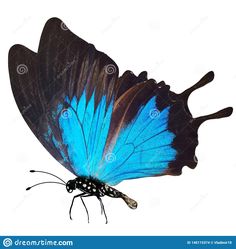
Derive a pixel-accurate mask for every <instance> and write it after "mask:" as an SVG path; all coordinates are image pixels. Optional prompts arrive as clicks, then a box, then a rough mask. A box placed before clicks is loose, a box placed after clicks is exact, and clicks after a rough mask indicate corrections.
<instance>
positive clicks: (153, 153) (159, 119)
mask: <svg viewBox="0 0 236 249" xmlns="http://www.w3.org/2000/svg"><path fill="white" fill-rule="evenodd" d="M169 110H170V107H166V108H165V109H164V110H162V111H161V112H160V111H159V110H158V109H157V107H156V97H153V98H151V99H150V100H149V101H148V103H147V104H146V105H145V106H143V107H142V109H141V110H140V111H139V112H138V114H137V115H136V117H135V119H134V121H133V122H131V123H130V124H129V125H128V126H127V127H125V128H124V129H123V130H122V131H121V132H120V134H119V136H118V138H117V141H116V142H115V145H114V147H113V149H110V150H109V151H112V152H108V155H109V153H112V155H113V158H114V159H113V161H112V162H109V159H107V158H106V155H105V157H104V159H103V167H102V169H101V170H99V171H98V172H99V173H98V179H100V180H101V181H103V182H107V183H109V184H111V185H115V184H118V183H119V182H121V181H123V180H126V179H133V178H140V177H148V176H154V175H161V174H162V173H163V172H164V171H165V170H166V169H167V168H168V164H169V162H171V161H173V160H175V157H176V153H177V152H176V150H175V149H174V148H172V146H171V144H172V142H173V140H174V138H175V135H174V133H172V132H170V131H168V117H169Z"/></svg>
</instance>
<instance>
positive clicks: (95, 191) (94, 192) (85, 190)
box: [66, 176, 138, 223]
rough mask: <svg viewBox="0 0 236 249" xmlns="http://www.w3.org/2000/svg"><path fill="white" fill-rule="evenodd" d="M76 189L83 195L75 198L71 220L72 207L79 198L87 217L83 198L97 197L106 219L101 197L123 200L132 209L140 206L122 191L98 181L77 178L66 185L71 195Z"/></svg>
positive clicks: (81, 177)
mask: <svg viewBox="0 0 236 249" xmlns="http://www.w3.org/2000/svg"><path fill="white" fill-rule="evenodd" d="M76 189H78V190H80V191H81V192H82V193H81V194H78V195H76V196H74V197H73V200H72V203H71V207H70V212H69V214H70V218H71V210H72V206H73V204H74V200H75V198H77V197H80V198H81V201H82V203H83V205H84V207H85V209H86V212H87V215H88V211H87V208H86V206H85V204H84V202H83V199H82V197H90V196H95V197H97V198H98V200H99V201H100V203H101V208H102V213H103V212H104V214H105V217H106V213H105V208H104V205H103V203H102V199H101V197H104V196H105V195H106V196H109V197H112V198H122V199H123V200H124V201H125V202H126V204H127V205H128V206H129V207H130V208H131V209H136V208H137V206H138V204H137V202H136V201H135V200H133V199H131V198H130V197H128V196H127V195H125V194H123V193H121V192H120V191H118V190H116V189H115V188H113V187H111V186H109V185H108V184H105V183H103V182H101V181H99V180H97V179H93V178H87V177H83V176H80V177H76V178H75V179H73V180H69V181H68V182H67V183H66V190H67V191H68V192H69V193H72V192H73V191H74V190H76ZM88 221H89V216H88ZM106 223H107V217H106Z"/></svg>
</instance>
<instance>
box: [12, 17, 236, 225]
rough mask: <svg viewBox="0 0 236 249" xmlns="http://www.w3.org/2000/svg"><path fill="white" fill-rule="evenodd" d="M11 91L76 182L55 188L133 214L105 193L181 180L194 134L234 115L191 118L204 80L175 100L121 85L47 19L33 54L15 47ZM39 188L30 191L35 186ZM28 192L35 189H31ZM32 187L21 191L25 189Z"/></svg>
mask: <svg viewBox="0 0 236 249" xmlns="http://www.w3.org/2000/svg"><path fill="white" fill-rule="evenodd" d="M9 72H10V80H11V86H12V91H13V94H14V97H15V100H16V103H17V105H18V107H19V109H20V112H21V114H22V116H23V118H24V119H25V121H26V123H27V124H28V126H29V127H30V129H31V130H32V132H33V133H34V134H35V136H36V137H37V138H38V140H39V141H40V142H41V143H42V144H43V146H44V147H45V148H46V149H47V150H48V151H49V153H50V154H51V155H52V156H53V157H54V158H55V159H56V160H57V161H58V162H60V163H61V164H62V165H63V166H64V167H65V168H66V169H68V170H69V171H71V172H72V173H73V174H74V175H75V176H76V178H75V179H73V180H70V181H68V182H65V181H64V180H62V179H61V178H59V177H57V176H55V175H54V174H51V173H48V172H44V171H34V170H32V171H31V172H42V173H46V174H50V175H52V176H54V177H57V179H58V180H60V182H53V181H52V182H42V183H39V184H43V183H59V184H63V185H65V186H66V189H67V191H68V192H69V193H71V192H72V191H73V190H75V189H79V190H80V191H81V192H82V193H80V194H77V195H75V196H74V197H73V200H72V203H71V207H70V211H69V214H70V218H71V209H72V206H73V203H74V200H75V198H77V197H80V199H81V201H82V203H83V205H84V207H85V209H86V212H87V215H88V221H89V214H88V211H87V208H86V206H85V203H84V200H83V197H89V196H96V197H97V198H98V200H99V201H100V204H101V209H102V212H103V213H104V215H105V217H106V222H107V216H106V213H105V209H104V205H103V202H102V199H101V197H103V196H105V195H106V196H109V197H112V198H122V199H123V200H124V201H125V203H126V204H127V205H128V206H129V207H130V208H132V209H135V208H137V202H136V201H134V200H133V199H131V198H130V197H128V196H127V195H125V194H123V193H121V192H120V191H118V190H116V189H115V188H113V187H111V186H113V185H116V184H118V183H120V182H121V181H123V180H128V179H136V178H142V177H153V176H162V175H180V174H181V171H182V168H183V166H188V167H190V168H192V169H193V168H195V167H196V165H197V158H196V156H195V149H196V146H197V144H198V135H197V131H198V128H199V126H200V125H201V124H202V123H203V122H204V121H206V120H208V119H215V118H222V117H227V116H230V115H231V113H232V108H231V107H229V108H225V109H223V110H221V111H218V112H216V113H214V114H210V115H207V116H202V117H198V118H193V117H192V115H191V113H190V111H189V108H188V106H187V101H188V97H189V95H190V94H191V92H193V91H194V90H196V89H197V88H199V87H202V86H204V85H206V84H207V83H209V82H210V81H212V80H213V78H214V74H213V72H209V73H207V74H206V75H205V76H204V77H203V78H202V79H200V81H199V82H198V83H196V84H195V85H194V86H192V87H190V88H189V89H187V90H185V91H184V92H182V93H181V94H176V93H174V92H172V91H170V87H169V86H168V85H166V84H165V83H164V82H163V81H162V82H159V83H156V81H155V80H153V79H148V78H147V73H146V72H142V73H140V74H139V75H138V76H135V75H134V74H133V73H132V72H131V71H126V72H125V73H124V74H123V75H122V76H120V77H119V72H118V67H117V65H116V63H115V62H114V61H113V60H112V59H110V58H109V57H108V56H107V55H106V54H104V53H102V52H99V51H97V50H96V49H95V47H94V46H93V45H92V44H89V43H87V42H85V41H84V40H82V39H80V38H79V37H77V36H76V35H74V34H73V33H72V32H71V31H70V30H69V29H68V28H67V27H66V26H65V24H64V23H63V22H62V21H61V20H59V19H57V18H52V19H50V20H49V21H48V22H47V23H46V25H45V27H44V30H43V33H42V36H41V39H40V44H39V48H38V52H37V53H34V52H32V51H31V50H29V49H28V48H26V47H24V46H22V45H14V46H13V47H12V48H11V49H10V52H9ZM39 184H35V185H34V186H37V185H39ZM32 187H33V186H32ZM30 188H31V187H29V188H27V190H28V189H30Z"/></svg>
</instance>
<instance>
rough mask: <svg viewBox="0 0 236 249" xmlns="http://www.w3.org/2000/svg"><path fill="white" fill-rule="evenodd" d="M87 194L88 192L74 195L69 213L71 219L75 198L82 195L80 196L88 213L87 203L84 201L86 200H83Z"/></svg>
mask: <svg viewBox="0 0 236 249" xmlns="http://www.w3.org/2000/svg"><path fill="white" fill-rule="evenodd" d="M86 196H88V195H87V194H86V193H82V194H78V195H75V196H74V197H73V199H72V202H71V205H70V210H69V215H70V219H71V220H72V218H71V210H72V207H73V204H74V201H75V198H77V197H80V198H81V201H82V203H83V205H84V207H85V210H86V212H87V215H88V210H87V207H86V206H85V203H84V201H83V199H82V197H86Z"/></svg>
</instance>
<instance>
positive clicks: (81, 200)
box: [80, 195, 91, 223]
mask: <svg viewBox="0 0 236 249" xmlns="http://www.w3.org/2000/svg"><path fill="white" fill-rule="evenodd" d="M88 196H91V195H86V196H84V197H88ZM80 199H81V201H82V203H83V205H84V208H85V210H86V213H87V217H88V223H89V212H88V209H87V207H86V205H85V203H84V200H83V198H82V196H80Z"/></svg>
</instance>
